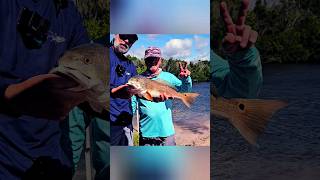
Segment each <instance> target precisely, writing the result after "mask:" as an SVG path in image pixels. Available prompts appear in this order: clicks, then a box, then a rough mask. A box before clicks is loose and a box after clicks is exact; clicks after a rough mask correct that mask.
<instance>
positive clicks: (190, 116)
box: [173, 82, 210, 123]
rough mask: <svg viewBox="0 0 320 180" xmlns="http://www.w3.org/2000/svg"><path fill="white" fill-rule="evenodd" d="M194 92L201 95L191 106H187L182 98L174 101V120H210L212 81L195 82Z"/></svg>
mask: <svg viewBox="0 0 320 180" xmlns="http://www.w3.org/2000/svg"><path fill="white" fill-rule="evenodd" d="M192 92H194V93H198V94H200V95H199V96H198V97H197V99H196V101H195V102H194V103H193V104H192V106H191V108H188V107H186V106H185V105H184V104H183V103H182V101H180V100H174V101H173V120H174V122H177V123H179V122H180V123H188V122H192V121H197V122H198V121H210V96H209V93H210V83H208V82H203V83H193V86H192Z"/></svg>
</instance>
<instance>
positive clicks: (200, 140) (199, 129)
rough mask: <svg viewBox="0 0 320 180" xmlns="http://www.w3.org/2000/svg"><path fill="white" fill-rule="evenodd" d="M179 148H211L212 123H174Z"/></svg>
mask: <svg viewBox="0 0 320 180" xmlns="http://www.w3.org/2000/svg"><path fill="white" fill-rule="evenodd" d="M174 127H175V131H176V143H177V146H210V122H209V121H204V122H193V123H187V124H185V123H184V124H182V123H179V122H175V123H174Z"/></svg>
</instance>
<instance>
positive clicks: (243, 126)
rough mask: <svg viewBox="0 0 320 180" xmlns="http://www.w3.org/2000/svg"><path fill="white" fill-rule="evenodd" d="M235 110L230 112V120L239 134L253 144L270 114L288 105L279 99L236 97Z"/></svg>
mask: <svg viewBox="0 0 320 180" xmlns="http://www.w3.org/2000/svg"><path fill="white" fill-rule="evenodd" d="M237 102H238V104H237V106H238V107H237V112H234V113H232V114H231V119H229V120H230V122H231V124H232V125H233V126H234V127H236V128H237V129H238V130H239V132H240V134H241V135H242V136H243V137H244V138H245V139H246V140H247V141H248V142H249V143H250V144H253V145H257V144H256V142H257V137H258V135H260V134H261V133H262V132H263V131H264V129H265V127H266V125H267V122H268V120H269V119H270V118H271V116H272V114H273V113H275V112H276V111H278V110H280V109H281V108H283V107H285V106H287V105H288V103H287V102H284V101H281V100H259V99H251V100H250V99H237Z"/></svg>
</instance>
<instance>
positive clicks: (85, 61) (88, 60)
mask: <svg viewBox="0 0 320 180" xmlns="http://www.w3.org/2000/svg"><path fill="white" fill-rule="evenodd" d="M83 62H84V63H85V64H91V63H92V61H91V60H90V59H89V58H84V61H83Z"/></svg>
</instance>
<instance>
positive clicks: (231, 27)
mask: <svg viewBox="0 0 320 180" xmlns="http://www.w3.org/2000/svg"><path fill="white" fill-rule="evenodd" d="M249 3H250V1H249V0H243V1H242V6H241V9H240V12H239V17H238V20H237V22H236V24H234V23H233V22H232V19H231V17H230V14H229V12H228V10H227V6H226V3H225V2H222V3H221V4H220V13H221V15H222V17H223V20H224V22H225V25H226V29H227V34H226V36H225V37H224V39H223V43H222V45H223V48H224V51H225V54H226V59H225V60H224V59H222V58H221V57H219V56H218V55H216V54H215V53H214V52H213V51H211V55H210V56H211V61H210V63H211V64H210V66H211V80H212V83H213V84H214V86H215V87H216V89H217V91H218V94H219V95H220V96H223V97H227V98H255V97H256V96H257V95H258V92H259V89H260V87H261V85H262V67H261V60H260V55H259V52H258V50H257V49H256V48H255V47H254V46H253V45H254V43H255V42H256V40H257V37H258V33H257V32H256V31H253V30H251V27H250V26H247V25H245V18H246V15H247V12H248V9H249Z"/></svg>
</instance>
